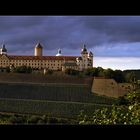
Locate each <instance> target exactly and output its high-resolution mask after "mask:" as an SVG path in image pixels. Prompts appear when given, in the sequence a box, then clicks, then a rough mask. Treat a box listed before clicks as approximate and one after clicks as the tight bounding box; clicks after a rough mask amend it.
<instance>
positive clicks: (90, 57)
mask: <svg viewBox="0 0 140 140" xmlns="http://www.w3.org/2000/svg"><path fill="white" fill-rule="evenodd" d="M88 61H89V63H88V67H93V53H92V52H89V53H88Z"/></svg>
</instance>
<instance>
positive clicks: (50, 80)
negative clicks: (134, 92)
mask: <svg viewBox="0 0 140 140" xmlns="http://www.w3.org/2000/svg"><path fill="white" fill-rule="evenodd" d="M91 84H92V78H89V77H86V78H81V77H72V76H62V77H60V76H59V77H55V76H44V75H33V74H14V73H12V74H0V112H11V113H23V114H38V115H43V114H49V115H52V116H57V117H66V118H73V117H76V116H77V115H78V114H79V113H80V111H81V110H84V112H86V113H90V112H92V111H93V110H95V109H99V108H103V107H106V106H107V107H111V105H112V104H113V103H116V102H117V100H116V99H114V98H108V97H104V96H97V95H95V94H93V93H91Z"/></svg>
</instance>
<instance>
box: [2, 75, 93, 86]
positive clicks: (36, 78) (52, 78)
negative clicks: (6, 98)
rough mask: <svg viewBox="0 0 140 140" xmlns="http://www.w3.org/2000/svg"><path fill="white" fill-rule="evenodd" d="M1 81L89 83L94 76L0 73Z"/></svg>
mask: <svg viewBox="0 0 140 140" xmlns="http://www.w3.org/2000/svg"><path fill="white" fill-rule="evenodd" d="M0 82H22V83H28V82H30V83H71V84H87V85H90V86H91V84H92V82H93V78H92V77H77V76H69V75H59V76H58V75H43V74H19V73H0Z"/></svg>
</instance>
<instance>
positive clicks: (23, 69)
mask: <svg viewBox="0 0 140 140" xmlns="http://www.w3.org/2000/svg"><path fill="white" fill-rule="evenodd" d="M13 72H15V73H31V72H32V68H31V67H27V66H18V67H16V68H14V69H13Z"/></svg>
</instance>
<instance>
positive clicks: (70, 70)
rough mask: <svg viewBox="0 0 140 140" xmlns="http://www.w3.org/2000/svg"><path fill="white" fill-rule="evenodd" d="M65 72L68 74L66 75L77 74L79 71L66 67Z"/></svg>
mask: <svg viewBox="0 0 140 140" xmlns="http://www.w3.org/2000/svg"><path fill="white" fill-rule="evenodd" d="M65 74H68V75H78V74H79V71H78V70H74V69H70V68H69V69H66V70H65Z"/></svg>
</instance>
